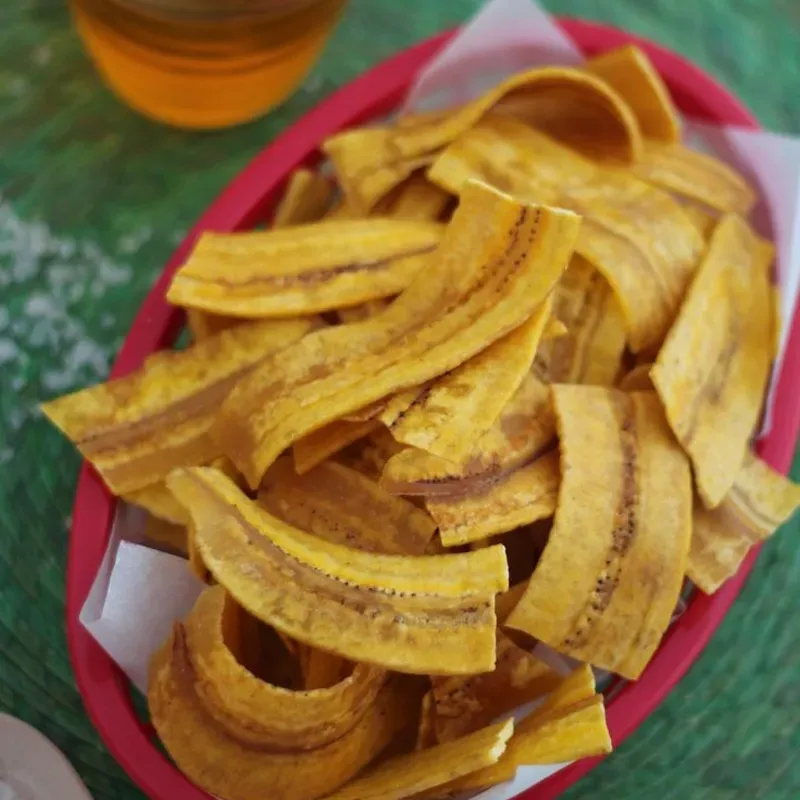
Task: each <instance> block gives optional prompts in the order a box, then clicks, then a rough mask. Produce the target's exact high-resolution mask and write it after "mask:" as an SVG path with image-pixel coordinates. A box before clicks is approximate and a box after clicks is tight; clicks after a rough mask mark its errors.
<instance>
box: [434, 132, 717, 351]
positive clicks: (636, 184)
mask: <svg viewBox="0 0 800 800" xmlns="http://www.w3.org/2000/svg"><path fill="white" fill-rule="evenodd" d="M428 175H429V177H430V178H431V180H433V181H434V182H436V183H438V184H439V185H441V186H443V187H444V188H446V189H448V190H449V191H452V192H455V193H460V191H461V189H462V187H463V186H464V185H465V181H466V180H468V179H470V178H472V179H476V178H480V179H481V180H485V181H486V182H488V183H489V184H491V185H493V186H496V187H498V188H500V189H503V190H505V191H509V192H511V193H513V194H514V195H515V196H519V197H522V198H536V199H537V200H539V201H544V202H548V203H550V204H552V205H558V206H561V207H563V208H569V209H571V210H573V211H575V212H576V213H579V214H581V215H582V216H583V217H584V220H583V223H582V225H581V231H580V235H579V237H578V243H577V245H576V250H577V252H578V253H579V254H580V255H582V256H583V257H584V258H585V259H586V260H587V261H589V263H590V264H592V266H594V267H595V268H596V269H597V270H598V271H599V272H600V273H601V274H602V275H603V277H605V279H606V280H607V281H608V282H609V284H610V285H611V287H612V289H613V290H614V293H615V295H616V297H617V301H618V303H619V305H620V308H621V310H622V313H623V316H624V318H625V321H626V326H627V333H628V340H629V344H630V346H631V347H632V348H633V349H634V350H635V351H637V352H638V351H639V350H642V349H645V348H647V347H653V346H656V345H658V344H660V342H661V341H662V340H663V338H664V336H665V334H666V332H667V330H668V329H669V326H670V324H671V323H672V320H673V318H674V316H675V314H676V312H677V310H678V306H679V304H680V301H681V298H682V297H683V294H684V292H685V290H686V287H687V285H688V283H689V281H690V279H691V278H692V275H693V274H694V270H695V267H696V265H697V261H698V259H699V257H700V255H701V253H702V250H703V246H704V243H703V240H702V237H701V236H700V234H699V233H698V232H697V229H696V228H695V226H694V225H693V224H692V222H691V221H690V220H689V219H688V218H687V216H686V214H685V213H684V212H683V209H682V208H681V206H680V204H679V203H678V202H677V201H676V200H675V199H673V198H672V197H671V196H670V195H669V194H668V193H667V192H665V191H662V190H660V189H657V188H656V187H654V186H651V185H649V184H647V183H646V182H645V181H642V180H639V179H637V178H636V177H634V176H633V175H631V174H629V173H626V172H623V171H621V170H612V169H603V168H600V167H598V166H596V165H594V164H592V163H591V162H589V161H587V160H586V159H583V158H581V157H580V156H579V155H578V154H577V153H574V152H572V151H570V150H569V149H568V148H566V147H562V146H560V145H559V144H558V143H557V142H554V141H552V140H551V139H549V138H548V137H547V136H545V135H544V134H542V133H540V132H538V131H534V130H533V129H531V128H528V127H527V126H525V125H523V124H521V123H519V122H518V121H516V120H513V119H503V118H498V117H494V118H487V119H486V120H484V121H482V122H481V124H480V125H479V126H478V127H476V128H474V129H473V130H470V131H469V132H467V133H466V134H464V135H463V136H462V137H461V138H460V139H458V140H456V141H455V142H454V143H453V144H452V145H451V146H450V147H448V148H447V150H445V151H444V153H443V154H442V155H441V156H440V157H439V158H438V159H437V161H436V162H434V164H433V165H432V167H431V169H430V170H429V171H428Z"/></svg>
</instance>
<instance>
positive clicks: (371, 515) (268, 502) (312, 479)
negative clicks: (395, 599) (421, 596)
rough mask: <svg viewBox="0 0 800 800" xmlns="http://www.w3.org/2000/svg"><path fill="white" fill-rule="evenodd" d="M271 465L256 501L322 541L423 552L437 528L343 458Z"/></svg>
mask: <svg viewBox="0 0 800 800" xmlns="http://www.w3.org/2000/svg"><path fill="white" fill-rule="evenodd" d="M278 467H281V468H280V469H276V468H278ZM276 468H273V470H270V472H269V473H268V476H267V477H268V480H267V481H266V485H265V486H264V487H263V488H262V489H261V491H260V492H259V495H258V502H259V504H260V505H261V506H262V507H263V508H265V509H266V510H267V511H269V512H270V513H271V514H274V515H275V516H276V517H278V518H279V519H281V520H283V521H284V522H286V523H288V524H289V525H293V526H294V527H296V528H300V530H303V531H307V532H308V533H313V534H314V535H315V536H320V537H322V538H323V539H325V540H326V541H329V542H334V543H337V544H342V545H346V546H347V547H355V548H357V549H359V550H365V551H366V552H368V553H394V554H398V555H422V554H423V553H424V552H425V550H426V548H427V547H428V544H429V543H430V541H431V539H432V538H433V534H434V532H435V531H436V524H435V523H434V522H433V520H432V519H431V518H430V517H429V516H428V515H427V514H426V513H425V512H424V511H422V510H421V509H419V508H417V507H416V506H415V505H413V504H412V503H410V502H409V501H408V500H404V499H403V498H401V497H394V496H393V495H391V494H389V493H388V492H386V491H385V490H384V489H381V488H380V487H379V486H378V485H377V484H376V483H375V482H374V481H372V480H370V479H369V478H368V477H366V476H365V475H361V474H359V473H358V472H356V471H355V470H353V469H350V468H349V467H346V466H344V465H342V464H335V463H333V462H330V461H329V462H326V463H324V464H320V465H319V466H318V467H316V468H315V469H313V470H311V471H310V472H308V473H305V474H303V475H296V474H295V473H294V472H293V471H292V469H291V466H290V465H289V464H288V463H285V464H281V463H280V462H278V464H276Z"/></svg>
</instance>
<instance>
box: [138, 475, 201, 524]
mask: <svg viewBox="0 0 800 800" xmlns="http://www.w3.org/2000/svg"><path fill="white" fill-rule="evenodd" d="M122 499H123V500H125V501H126V502H128V503H132V504H133V505H135V506H138V507H139V508H143V509H145V511H148V512H149V513H150V514H152V515H153V516H154V517H156V518H157V519H160V520H162V521H163V522H167V523H171V524H172V525H178V526H185V525H186V524H187V523H188V522H189V515H188V514H187V513H186V511H185V510H184V508H183V506H182V505H181V504H180V503H179V502H178V501H177V500H176V499H175V498H174V497H173V495H172V492H171V491H170V490H169V489H167V485H166V484H165V483H164V482H163V481H159V482H158V483H151V484H150V485H149V486H144V487H143V488H141V489H136V490H135V491H133V492H128V493H127V494H124V495H123V496H122Z"/></svg>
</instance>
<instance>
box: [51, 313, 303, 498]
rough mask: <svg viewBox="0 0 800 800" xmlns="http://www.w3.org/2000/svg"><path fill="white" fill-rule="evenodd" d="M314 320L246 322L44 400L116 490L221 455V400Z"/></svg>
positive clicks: (133, 489)
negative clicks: (217, 420) (212, 430)
mask: <svg viewBox="0 0 800 800" xmlns="http://www.w3.org/2000/svg"><path fill="white" fill-rule="evenodd" d="M314 324H315V323H314V322H313V321H311V320H308V319H295V320H283V321H269V322H255V323H249V324H247V325H239V326H237V327H236V328H233V329H231V330H228V331H223V332H222V333H220V334H218V335H217V336H214V337H212V338H210V339H207V340H205V341H202V342H199V343H197V344H195V345H193V346H191V347H189V348H187V349H186V350H180V351H160V352H157V353H155V354H153V355H151V356H149V357H148V358H147V359H146V360H145V362H144V364H143V366H142V367H140V368H139V369H138V370H136V371H135V372H132V373H131V374H130V375H127V376H126V377H124V378H117V379H115V380H111V381H108V382H106V383H101V384H98V385H97V386H92V387H90V388H88V389H82V390H81V391H79V392H75V393H74V394H70V395H66V396H64V397H60V398H58V399H56V400H51V401H49V402H47V403H44V404H42V411H43V412H44V414H45V416H47V417H48V418H49V419H50V421H51V422H52V423H53V424H55V425H56V426H57V427H58V428H59V429H60V430H61V431H62V432H63V433H64V434H65V435H66V436H67V437H68V438H69V439H71V440H72V442H74V444H75V445H76V446H77V448H78V450H80V452H81V453H82V454H83V456H84V457H85V458H86V459H88V460H89V461H91V463H92V465H93V466H94V467H95V469H97V471H98V472H99V473H100V475H101V476H102V477H103V480H104V481H105V482H106V485H107V486H108V487H109V489H111V491H112V492H114V494H117V495H127V494H130V493H131V492H136V491H137V490H140V489H143V488H144V487H146V486H150V485H152V484H156V483H158V482H159V481H162V480H163V479H164V478H165V477H166V475H167V474H168V473H169V472H170V470H172V469H173V468H175V467H181V466H191V465H195V464H207V463H208V462H209V461H211V460H212V459H214V458H216V457H218V456H221V455H222V452H221V450H220V448H219V447H218V446H217V445H216V444H215V443H214V442H213V441H212V439H211V438H210V437H209V436H208V429H209V427H210V425H211V421H212V418H213V416H214V414H215V413H216V411H217V408H218V406H219V404H220V402H221V401H222V399H223V398H224V397H225V396H226V395H227V394H228V392H229V391H230V390H231V388H232V387H233V386H234V385H235V384H236V383H237V381H239V380H241V378H242V377H243V376H244V375H245V374H246V373H248V372H249V371H250V370H252V369H253V367H254V366H255V365H256V364H258V363H259V362H260V361H263V360H264V359H266V358H267V356H269V355H270V354H271V353H274V352H275V351H276V350H279V349H281V348H283V347H286V346H287V345H289V344H291V343H292V342H295V341H297V340H298V339H300V338H301V337H303V336H304V335H305V334H306V333H308V331H310V330H311V329H312V327H313V326H314Z"/></svg>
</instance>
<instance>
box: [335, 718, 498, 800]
mask: <svg viewBox="0 0 800 800" xmlns="http://www.w3.org/2000/svg"><path fill="white" fill-rule="evenodd" d="M513 732H514V723H513V721H512V720H506V721H505V722H498V723H497V724H495V725H490V726H488V727H486V728H483V729H482V730H479V731H476V732H475V733H470V734H469V735H467V736H463V737H461V738H460V739H456V740H454V741H452V742H446V743H445V744H439V745H435V746H433V747H429V748H428V749H426V750H418V751H416V752H414V753H407V754H406V755H401V756H396V757H395V758H392V759H389V760H388V761H385V762H384V763H383V764H380V765H378V766H377V767H374V768H373V769H371V770H369V771H368V772H366V773H365V774H364V775H363V776H361V777H359V778H356V779H355V780H354V781H353V782H352V783H350V784H348V785H347V786H345V787H344V788H343V789H340V790H339V791H337V792H333V794H331V795H330V796H329V797H328V799H327V800H403V798H406V797H416V796H417V795H419V794H420V793H422V792H426V791H429V790H430V789H433V788H435V787H437V786H441V785H442V784H444V783H447V782H449V781H452V780H454V779H455V778H458V777H460V776H462V775H466V774H468V773H470V772H474V771H475V770H477V769H481V768H482V767H486V766H489V765H491V764H494V763H496V762H497V760H498V759H499V758H500V756H501V755H502V754H503V752H504V751H505V749H506V744H507V742H508V740H509V739H510V738H511V734H512V733H513Z"/></svg>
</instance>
